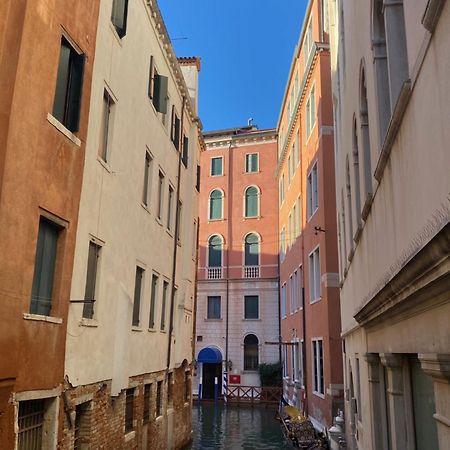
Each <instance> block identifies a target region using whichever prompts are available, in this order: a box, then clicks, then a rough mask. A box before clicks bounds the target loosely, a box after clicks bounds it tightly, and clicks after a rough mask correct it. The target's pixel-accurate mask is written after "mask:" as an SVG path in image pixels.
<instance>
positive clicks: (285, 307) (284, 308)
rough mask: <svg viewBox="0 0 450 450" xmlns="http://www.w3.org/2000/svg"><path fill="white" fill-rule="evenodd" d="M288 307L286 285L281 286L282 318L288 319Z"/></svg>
mask: <svg viewBox="0 0 450 450" xmlns="http://www.w3.org/2000/svg"><path fill="white" fill-rule="evenodd" d="M286 311H287V305H286V283H284V284H283V285H282V286H281V317H282V318H283V319H284V318H285V317H286Z"/></svg>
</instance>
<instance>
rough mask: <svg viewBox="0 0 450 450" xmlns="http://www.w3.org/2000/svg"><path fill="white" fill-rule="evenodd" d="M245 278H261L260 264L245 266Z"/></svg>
mask: <svg viewBox="0 0 450 450" xmlns="http://www.w3.org/2000/svg"><path fill="white" fill-rule="evenodd" d="M244 278H259V266H244Z"/></svg>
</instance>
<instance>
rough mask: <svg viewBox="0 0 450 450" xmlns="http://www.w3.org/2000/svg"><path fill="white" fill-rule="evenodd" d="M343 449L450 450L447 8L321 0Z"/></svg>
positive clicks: (423, 0) (436, 0) (432, 1)
mask: <svg viewBox="0 0 450 450" xmlns="http://www.w3.org/2000/svg"><path fill="white" fill-rule="evenodd" d="M328 6H329V13H330V14H329V16H330V30H331V31H330V38H331V44H332V77H333V108H334V120H335V130H336V133H335V153H336V180H337V181H336V183H337V186H336V199H337V216H338V229H339V232H338V239H339V250H340V254H339V259H340V284H341V315H342V338H343V350H344V355H343V362H344V382H345V425H346V440H347V448H351V449H357V448H358V449H376V450H384V449H392V450H400V449H402V450H403V449H407V450H409V449H411V450H412V449H416V450H421V449H423V450H425V449H427V450H428V449H440V450H442V449H449V448H450V444H449V443H450V384H449V381H450V327H449V318H450V302H449V300H450V260H449V253H450V223H449V222H450V197H449V193H450V172H449V167H450V152H449V149H448V142H449V140H450V129H449V127H448V123H447V122H448V117H450V106H449V105H450V102H449V100H450V94H449V92H450V90H449V86H448V80H449V72H450V67H449V64H448V61H449V60H450V34H449V32H448V30H449V26H450V4H449V2H445V1H440V0H429V1H427V0H417V1H413V2H411V1H409V2H407V1H392V0H384V1H381V0H373V1H369V0H365V1H356V0H352V1H342V0H329V3H328Z"/></svg>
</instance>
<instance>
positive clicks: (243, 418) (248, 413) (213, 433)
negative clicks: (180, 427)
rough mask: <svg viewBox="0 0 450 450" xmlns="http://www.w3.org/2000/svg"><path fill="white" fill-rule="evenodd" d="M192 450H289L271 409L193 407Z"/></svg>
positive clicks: (219, 405)
mask: <svg viewBox="0 0 450 450" xmlns="http://www.w3.org/2000/svg"><path fill="white" fill-rule="evenodd" d="M192 428H193V433H194V434H193V442H192V443H191V444H190V446H188V447H187V448H186V450H187V449H192V450H210V449H211V450H213V449H229V450H235V449H236V450H238V449H246V450H252V449H255V450H277V449H289V448H290V447H289V446H288V445H287V443H286V441H285V439H284V437H283V433H282V432H281V427H280V424H279V422H278V421H277V420H276V419H275V409H274V408H264V407H263V406H255V407H253V408H252V407H251V406H234V405H233V406H228V405H224V404H222V403H218V404H214V403H201V404H200V405H198V404H194V407H193V412H192Z"/></svg>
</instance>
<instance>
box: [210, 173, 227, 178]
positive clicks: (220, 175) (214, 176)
mask: <svg viewBox="0 0 450 450" xmlns="http://www.w3.org/2000/svg"><path fill="white" fill-rule="evenodd" d="M223 176H224V174H223V173H220V174H217V175H213V174H211V175H210V177H211V178H217V177H223Z"/></svg>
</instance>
